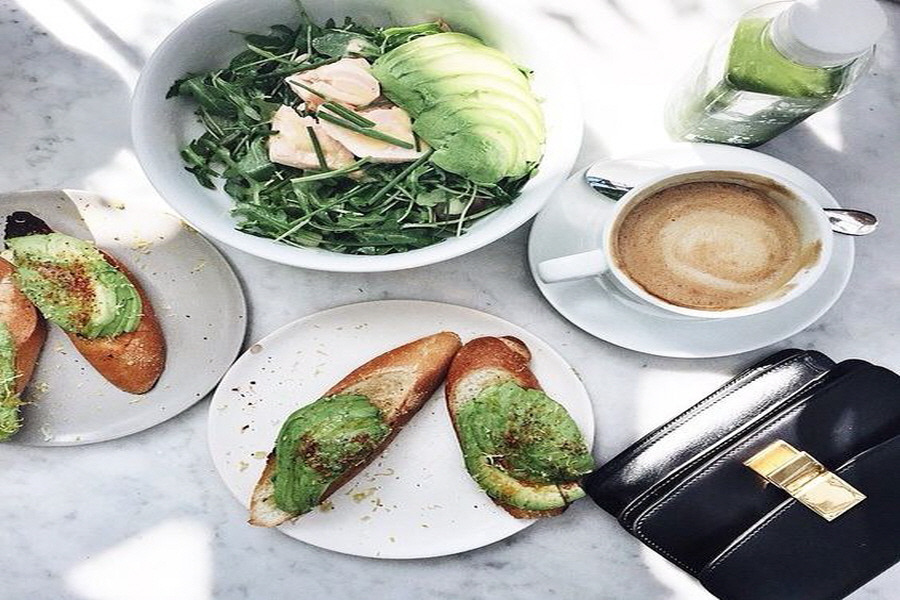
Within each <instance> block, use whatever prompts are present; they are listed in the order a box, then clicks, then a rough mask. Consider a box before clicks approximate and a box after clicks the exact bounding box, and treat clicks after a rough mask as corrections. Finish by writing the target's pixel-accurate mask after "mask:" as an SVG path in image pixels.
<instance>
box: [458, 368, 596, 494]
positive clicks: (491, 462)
mask: <svg viewBox="0 0 900 600" xmlns="http://www.w3.org/2000/svg"><path fill="white" fill-rule="evenodd" d="M457 425H458V428H459V437H460V443H461V446H462V451H463V456H464V459H465V464H466V469H467V470H468V471H469V473H470V474H471V475H472V477H473V478H474V479H475V481H476V482H477V483H478V484H479V485H480V486H481V487H482V489H484V490H485V491H486V492H487V493H488V495H489V496H491V497H493V498H495V499H497V500H499V501H501V502H503V503H505V504H508V505H510V506H514V507H517V508H521V509H524V510H538V511H543V510H553V509H556V508H562V507H565V506H566V505H568V504H570V503H572V502H573V501H574V500H577V499H578V498H580V497H582V496H584V492H583V491H582V490H581V488H580V487H579V486H578V485H577V483H576V482H577V481H578V480H579V479H580V478H581V477H582V476H583V475H585V474H587V473H589V472H590V471H591V470H593V468H594V461H593V458H592V457H591V454H590V452H589V451H588V448H587V446H586V444H585V442H584V438H583V437H582V436H581V432H580V431H579V430H578V426H577V425H576V424H575V422H574V421H573V420H572V417H571V416H569V413H568V412H566V409H565V408H563V407H562V406H561V405H560V404H558V403H557V402H555V401H554V400H552V399H551V398H550V397H548V396H547V395H546V394H545V393H544V392H542V391H540V390H534V389H525V388H522V387H520V386H518V385H517V384H515V383H514V382H512V381H508V382H506V383H502V384H499V385H494V386H491V387H488V388H486V389H485V390H483V391H482V392H481V393H480V394H479V395H478V396H477V397H476V398H475V399H474V400H472V401H470V402H467V403H466V404H464V405H463V406H461V407H460V408H459V411H458V413H457Z"/></svg>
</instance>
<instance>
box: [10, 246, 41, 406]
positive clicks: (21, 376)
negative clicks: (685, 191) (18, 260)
mask: <svg viewBox="0 0 900 600" xmlns="http://www.w3.org/2000/svg"><path fill="white" fill-rule="evenodd" d="M14 273H15V267H14V266H13V265H12V264H10V263H9V262H8V261H6V260H4V259H2V258H0V322H3V323H4V324H5V325H6V326H7V327H8V328H9V332H10V335H11V336H12V339H13V343H14V344H15V346H16V348H15V350H16V375H17V378H16V393H17V394H21V393H22V392H23V391H25V387H26V386H27V385H28V382H29V381H30V380H31V375H32V374H33V373H34V367H35V365H36V364H37V360H38V356H39V355H40V353H41V349H42V348H43V347H44V341H45V340H46V339H47V323H46V321H44V317H42V316H41V314H40V313H39V312H38V310H37V309H36V308H35V307H34V305H33V304H32V303H31V302H29V300H28V298H26V297H25V294H23V293H22V292H21V291H19V288H18V287H16V284H15V282H14V281H13V274H14Z"/></svg>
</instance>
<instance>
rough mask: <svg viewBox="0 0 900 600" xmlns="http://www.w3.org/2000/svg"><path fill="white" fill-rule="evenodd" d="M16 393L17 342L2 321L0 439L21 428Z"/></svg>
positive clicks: (0, 337) (0, 325)
mask: <svg viewBox="0 0 900 600" xmlns="http://www.w3.org/2000/svg"><path fill="white" fill-rule="evenodd" d="M21 404H22V401H21V400H20V399H19V396H18V394H16V344H15V341H14V340H13V337H12V334H11V333H10V331H9V328H8V327H7V326H6V324H5V323H0V441H4V440H6V439H7V438H8V437H9V436H11V435H12V434H14V433H15V432H17V431H18V430H19V427H21V425H22V419H21V417H20V416H19V406H20V405H21Z"/></svg>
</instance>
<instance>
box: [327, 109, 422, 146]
mask: <svg viewBox="0 0 900 600" xmlns="http://www.w3.org/2000/svg"><path fill="white" fill-rule="evenodd" d="M317 114H318V117H319V118H320V119H322V120H323V121H328V122H329V123H334V124H335V125H337V126H339V127H343V128H344V129H349V130H350V131H354V132H356V133H359V134H361V135H364V136H366V137H370V138H372V139H374V140H381V141H382V142H387V143H389V144H393V145H394V146H399V147H401V148H406V149H407V150H412V149H413V145H412V144H410V143H409V142H404V141H403V140H401V139H398V138H395V137H394V136H392V135H388V134H386V133H382V132H380V131H378V130H377V129H370V128H367V127H360V126H359V125H356V124H354V123H351V122H350V121H348V120H347V119H342V118H340V117H337V116H335V115H332V114H329V113H327V112H319V113H317Z"/></svg>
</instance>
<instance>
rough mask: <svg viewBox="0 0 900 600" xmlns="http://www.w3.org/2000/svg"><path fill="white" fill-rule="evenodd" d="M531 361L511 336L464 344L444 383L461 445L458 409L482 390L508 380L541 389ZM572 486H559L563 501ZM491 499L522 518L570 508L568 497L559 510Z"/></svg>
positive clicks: (551, 513)
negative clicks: (525, 506) (521, 505)
mask: <svg viewBox="0 0 900 600" xmlns="http://www.w3.org/2000/svg"><path fill="white" fill-rule="evenodd" d="M529 362H531V352H530V351H529V350H528V347H527V346H526V345H525V343H524V342H522V341H521V340H519V339H517V338H514V337H512V336H504V337H481V338H476V339H474V340H472V341H471V342H469V343H467V344H466V345H465V346H463V347H462V349H461V350H460V351H459V352H458V353H457V355H456V358H454V359H453V363H452V364H451V365H450V370H449V372H448V373H447V381H446V386H445V394H446V396H447V410H448V411H449V413H450V419H451V421H453V428H454V430H455V431H456V437H457V439H458V440H460V444H461V443H462V440H461V438H460V433H459V427H458V424H457V412H458V411H459V409H460V407H462V406H463V405H464V404H466V403H467V402H469V401H471V400H474V399H475V398H476V397H478V395H479V394H480V393H481V392H482V390H484V389H486V388H488V387H491V386H494V385H498V384H501V383H505V382H508V381H512V382H515V383H516V384H517V385H519V386H520V387H522V388H525V389H534V390H540V389H541V386H540V384H539V383H538V380H537V378H536V377H535V376H534V373H532V372H531V369H530V368H529V366H528V363H529ZM570 485H571V484H561V485H559V486H557V487H558V488H559V492H560V496H561V497H562V498H563V499H564V500H566V498H567V495H566V494H565V491H566V489H567V488H568V487H570ZM491 499H492V500H493V501H494V502H495V503H496V504H497V505H498V506H500V507H502V508H503V509H504V510H506V512H508V513H509V514H511V515H512V516H514V517H516V518H519V519H534V518H538V517H549V516H553V515H558V514H560V513H562V512H563V511H564V510H565V509H566V508H567V504H568V500H566V505H564V506H563V507H561V508H558V509H552V510H526V509H522V508H519V507H516V506H510V505H508V504H505V503H503V502H502V501H500V500H498V499H496V498H493V497H492V498H491Z"/></svg>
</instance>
